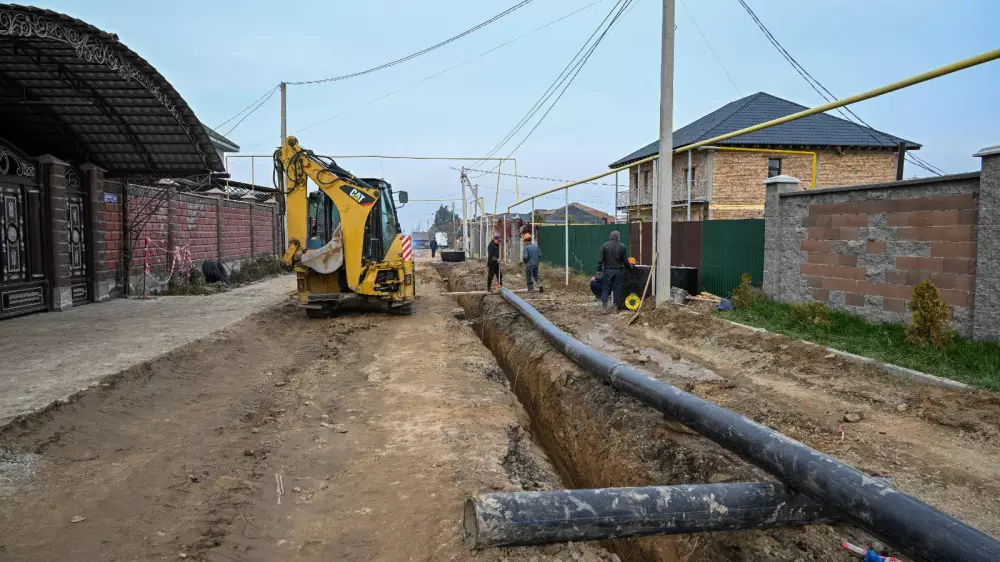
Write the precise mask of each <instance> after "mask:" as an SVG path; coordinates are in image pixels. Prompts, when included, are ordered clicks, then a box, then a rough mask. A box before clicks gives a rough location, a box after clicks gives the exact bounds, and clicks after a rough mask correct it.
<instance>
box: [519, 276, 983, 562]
mask: <svg viewBox="0 0 1000 562" xmlns="http://www.w3.org/2000/svg"><path fill="white" fill-rule="evenodd" d="M501 294H502V295H503V298H504V299H505V300H506V301H507V302H509V303H510V304H511V305H513V306H514V307H515V308H516V309H517V310H518V311H520V312H521V314H523V315H524V316H525V317H526V318H528V319H529V320H530V321H531V322H532V323H533V324H534V325H535V326H536V327H538V329H539V330H541V332H542V333H543V334H544V335H545V337H546V339H548V340H549V342H551V343H552V345H553V346H555V347H556V348H557V349H558V350H559V351H561V352H562V353H563V354H565V355H566V356H567V357H569V358H570V359H572V360H573V361H574V362H576V363H577V364H578V365H580V366H581V367H583V368H584V369H587V370H588V371H590V372H591V373H593V374H595V375H597V376H598V377H600V378H601V379H603V380H604V381H606V382H607V383H609V384H610V385H611V386H613V387H614V388H616V389H618V390H620V391H622V392H626V393H628V394H629V395H631V396H634V397H635V398H637V399H639V400H641V401H642V402H645V403H646V404H648V405H650V406H652V407H654V408H656V409H657V410H659V411H661V412H663V414H664V415H665V416H667V417H669V418H672V419H674V420H677V421H678V422H680V423H682V424H684V425H686V426H688V427H690V428H691V429H693V430H695V431H697V432H698V433H700V434H701V435H703V436H705V437H707V438H709V439H711V440H713V441H715V442H716V443H719V444H720V445H722V446H724V447H726V448H727V449H729V450H731V451H733V452H735V453H737V454H739V455H742V456H743V457H745V458H747V459H748V460H750V461H752V462H754V463H755V464H757V465H758V466H760V467H762V468H763V469H765V470H767V471H769V472H771V473H772V474H774V475H776V476H778V477H779V478H781V479H782V480H784V481H785V482H786V483H787V484H788V485H789V486H791V487H792V488H793V489H795V490H798V491H800V492H802V493H804V494H807V495H809V496H810V497H812V498H813V499H815V500H817V501H819V502H820V503H824V504H826V505H828V506H830V507H833V508H835V509H836V510H838V511H839V512H841V513H842V514H843V515H845V516H846V517H849V518H851V519H852V520H853V521H855V522H857V523H859V524H861V525H862V526H863V527H865V528H867V529H868V530H870V531H872V532H873V533H875V534H877V535H880V536H881V537H882V538H883V539H885V541H886V542H888V543H890V544H892V545H893V546H894V547H895V548H897V549H899V550H900V551H902V552H905V553H906V554H908V555H909V556H910V557H912V558H914V559H917V560H927V561H941V562H960V561H961V562H968V561H970V560H989V561H997V560H1000V541H997V540H996V539H995V538H993V537H991V536H989V535H987V534H986V533H984V532H982V531H980V530H979V529H976V528H975V527H972V526H970V525H967V524H965V523H963V522H961V521H959V520H958V519H955V518H954V517H951V516H949V515H947V514H945V513H943V512H941V511H938V510H937V509H934V508H933V507H931V506H929V505H927V504H925V503H923V502H920V501H919V500H917V499H916V498H913V497H910V496H908V495H906V494H904V493H902V492H900V491H899V490H897V489H895V488H893V487H892V486H890V485H889V484H887V483H886V482H884V481H883V480H881V479H876V478H872V477H871V476H868V475H867V474H864V473H863V472H860V471H858V470H857V469H855V468H853V467H850V466H848V465H846V464H843V463H841V462H840V461H837V460H836V459H834V458H833V457H830V456H827V455H824V454H823V453H820V452H818V451H814V450H813V449H810V448H809V447H807V446H805V445H803V444H802V443H799V442H798V441H795V440H793V439H790V438H789V437H786V436H785V435H782V434H781V433H778V432H777V431H774V430H771V429H769V428H767V427H764V426H762V425H760V424H759V423H757V422H755V421H752V420H749V419H747V418H745V417H743V416H741V415H739V414H736V413H735V412H732V411H730V410H727V409H725V408H723V407H721V406H718V405H716V404H713V403H712V402H709V401H707V400H703V399H701V398H698V397H697V396H694V395H693V394H689V393H687V392H684V391H682V390H680V389H679V388H676V387H674V386H671V385H669V384H667V383H665V382H663V381H661V380H658V379H656V378H654V377H653V376H652V375H649V374H647V373H645V372H643V371H640V370H638V369H634V368H632V367H631V366H629V365H626V364H624V363H621V362H620V361H618V360H616V359H613V358H611V357H608V356H607V355H604V354H603V353H600V352H599V351H597V350H594V349H592V348H590V347H588V346H586V345H584V344H583V343H581V342H580V341H578V340H576V339H574V338H572V337H570V336H569V335H568V334H566V333H565V332H563V331H562V330H560V329H559V328H557V327H556V326H555V324H553V323H552V322H550V321H549V320H547V319H546V318H545V317H544V316H542V315H541V314H539V313H538V311H537V310H535V309H534V308H532V306H531V305H529V304H528V303H527V302H525V301H524V299H521V298H520V297H518V296H517V295H515V294H514V293H512V292H510V291H508V290H506V289H503V290H501Z"/></svg>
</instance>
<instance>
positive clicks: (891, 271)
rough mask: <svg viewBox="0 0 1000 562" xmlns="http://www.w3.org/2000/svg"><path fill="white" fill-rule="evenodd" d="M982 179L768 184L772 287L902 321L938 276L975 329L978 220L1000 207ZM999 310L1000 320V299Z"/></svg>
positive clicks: (966, 327)
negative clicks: (812, 186) (917, 291)
mask: <svg viewBox="0 0 1000 562" xmlns="http://www.w3.org/2000/svg"><path fill="white" fill-rule="evenodd" d="M980 181H981V174H980V173H972V174H958V175H953V176H944V177H940V178H931V179H921V180H910V181H902V182H893V183H883V184H873V185H866V186H858V187H853V188H833V189H824V190H818V191H811V190H797V189H794V188H795V187H796V186H793V185H789V184H786V185H784V186H781V185H779V184H772V185H769V186H768V188H767V207H766V212H765V222H766V228H765V231H766V232H765V267H764V287H765V290H766V291H767V292H768V294H770V295H771V296H772V297H774V298H777V299H779V300H783V301H792V302H797V301H805V300H817V301H820V302H824V303H826V304H827V305H828V306H831V307H833V308H837V309H841V310H846V311H849V312H852V313H856V314H859V315H862V316H864V317H866V318H869V319H871V320H875V321H888V322H904V321H907V320H908V318H909V309H908V304H909V299H910V295H911V294H912V292H913V288H914V287H915V286H916V285H917V284H919V283H920V282H922V281H925V280H930V281H932V282H933V283H934V284H935V285H936V286H937V287H938V289H939V290H940V292H941V296H942V298H943V299H944V301H945V302H946V303H947V304H948V305H949V306H950V307H951V309H952V313H953V322H952V325H953V328H954V329H955V330H957V331H958V332H960V333H962V334H964V335H974V330H973V325H974V318H976V317H978V316H979V313H977V311H976V300H977V294H976V278H977V272H978V268H977V265H976V262H977V258H978V257H979V256H980V254H981V252H982V251H984V250H985V249H986V248H987V244H983V243H982V237H981V235H980V234H979V230H980V224H981V222H983V220H984V219H987V220H993V219H989V217H993V216H994V215H997V214H998V213H1000V209H997V208H985V207H983V206H982V205H981V200H980ZM782 190H785V191H786V192H785V193H781V191H782ZM984 213H985V215H984ZM993 218H994V219H995V217H993ZM995 292H996V289H994V290H993V291H992V293H995ZM981 304H982V301H981ZM984 306H985V305H984ZM980 312H983V311H980ZM994 315H995V316H997V317H996V318H994V321H993V322H992V324H994V325H995V324H996V323H997V322H1000V307H998V308H997V312H996V313H994Z"/></svg>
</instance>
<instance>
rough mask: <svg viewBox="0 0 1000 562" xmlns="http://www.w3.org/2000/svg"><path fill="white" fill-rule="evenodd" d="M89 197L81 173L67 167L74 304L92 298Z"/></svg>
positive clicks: (71, 277) (79, 303)
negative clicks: (89, 250) (88, 254)
mask: <svg viewBox="0 0 1000 562" xmlns="http://www.w3.org/2000/svg"><path fill="white" fill-rule="evenodd" d="M86 205H87V197H86V195H85V193H84V192H83V184H82V183H81V182H80V175H79V174H78V173H77V171H76V170H74V169H73V168H66V212H67V214H68V216H67V220H66V227H67V228H68V229H69V274H70V288H71V290H72V293H73V306H79V305H81V304H87V303H88V302H90V301H91V299H90V277H89V275H88V271H89V268H88V262H89V260H88V259H87V228H86V218H85V217H87V216H88V215H87V207H86Z"/></svg>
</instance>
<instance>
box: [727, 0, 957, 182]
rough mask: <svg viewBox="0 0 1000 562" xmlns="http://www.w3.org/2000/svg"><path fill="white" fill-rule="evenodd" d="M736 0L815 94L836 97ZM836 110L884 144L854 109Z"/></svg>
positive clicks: (916, 159)
mask: <svg viewBox="0 0 1000 562" xmlns="http://www.w3.org/2000/svg"><path fill="white" fill-rule="evenodd" d="M738 1H739V3H740V5H741V6H743V9H744V10H746V12H747V13H748V14H749V15H750V18H751V19H753V21H754V23H756V24H757V27H758V28H760V30H761V32H763V33H764V36H765V37H767V40H768V41H769V42H770V43H771V45H773V46H774V48H775V49H777V50H778V52H779V53H781V56H782V57H784V58H785V60H786V61H788V64H790V65H791V66H792V68H793V69H795V71H796V72H797V73H798V74H799V76H801V77H802V79H803V80H805V81H806V83H807V84H809V86H810V87H811V88H812V89H813V90H814V91H815V92H816V93H817V94H819V96H820V97H821V98H823V100H824V101H827V102H832V101H835V100H836V99H838V98H837V96H835V95H833V93H832V92H830V90H829V89H827V87H826V86H824V85H823V84H822V83H821V82H820V81H819V80H817V79H816V77H814V76H813V75H812V74H810V73H809V71H808V70H806V69H805V67H804V66H802V65H801V64H800V63H799V61H797V60H795V57H793V56H792V54H791V53H789V52H788V50H786V49H785V48H784V47H783V46H782V45H781V43H780V42H779V41H778V39H777V38H776V37H775V36H774V35H773V34H772V33H771V31H770V30H769V29H768V28H767V26H766V25H764V22H762V21H761V20H760V18H758V17H757V14H756V13H754V11H753V9H751V8H750V6H749V5H748V4H747V3H746V1H745V0H738ZM845 111H846V113H845ZM837 112H838V113H840V115H841V116H842V117H843V118H844V119H845V120H846V121H849V122H854V121H853V120H852V119H851V117H848V114H850V115H851V116H852V117H854V119H856V120H857V121H859V122H860V123H854V124H855V125H858V126H859V127H861V129H862V130H864V131H865V132H866V133H868V136H870V137H871V138H872V139H874V140H875V142H877V143H878V144H879V146H880V147H885V146H886V144H885V139H882V138H880V137H879V136H877V135H876V134H875V132H876V131H875V130H874V129H873V127H872V126H871V125H869V124H868V123H867V122H866V121H865V120H864V119H862V118H861V117H859V116H858V114H856V113H854V111H853V110H851V108H849V107H847V106H844V107H843V108H837ZM903 157H904V158H905V159H906V160H907V161H908V162H910V163H911V164H914V165H916V166H919V167H920V168H923V169H924V170H926V171H928V172H930V173H932V174H935V175H938V176H941V175H944V170H941V169H940V168H938V167H937V166H934V165H933V164H930V163H929V162H927V161H925V160H923V159H922V158H919V157H917V156H915V155H912V154H909V153H905V154H904V155H903Z"/></svg>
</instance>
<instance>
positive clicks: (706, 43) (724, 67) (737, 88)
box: [681, 0, 743, 98]
mask: <svg viewBox="0 0 1000 562" xmlns="http://www.w3.org/2000/svg"><path fill="white" fill-rule="evenodd" d="M681 7H682V8H684V13H685V14H687V16H688V18H689V19H690V20H691V23H692V24H694V28H695V29H697V30H698V35H701V38H702V40H703V41H705V45H707V46H708V50H709V51H711V52H712V56H714V57H715V62H717V63H719V67H720V68H722V72H725V73H726V78H729V83H730V84H732V85H733V89H734V90H736V94H737V95H739V96H740V97H741V98H742V97H743V92H741V91H740V87H739V86H737V85H736V81H735V80H733V77H732V76H731V75H730V74H729V70H727V69H726V65H724V64H722V59H720V58H719V54H718V53H716V52H715V49H714V48H712V44H711V43H709V42H708V37H705V34H704V33H703V32H702V31H701V27H699V26H698V22H697V21H695V19H694V15H692V14H691V12H690V11H689V10H688V8H687V4H685V3H684V0H681Z"/></svg>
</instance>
